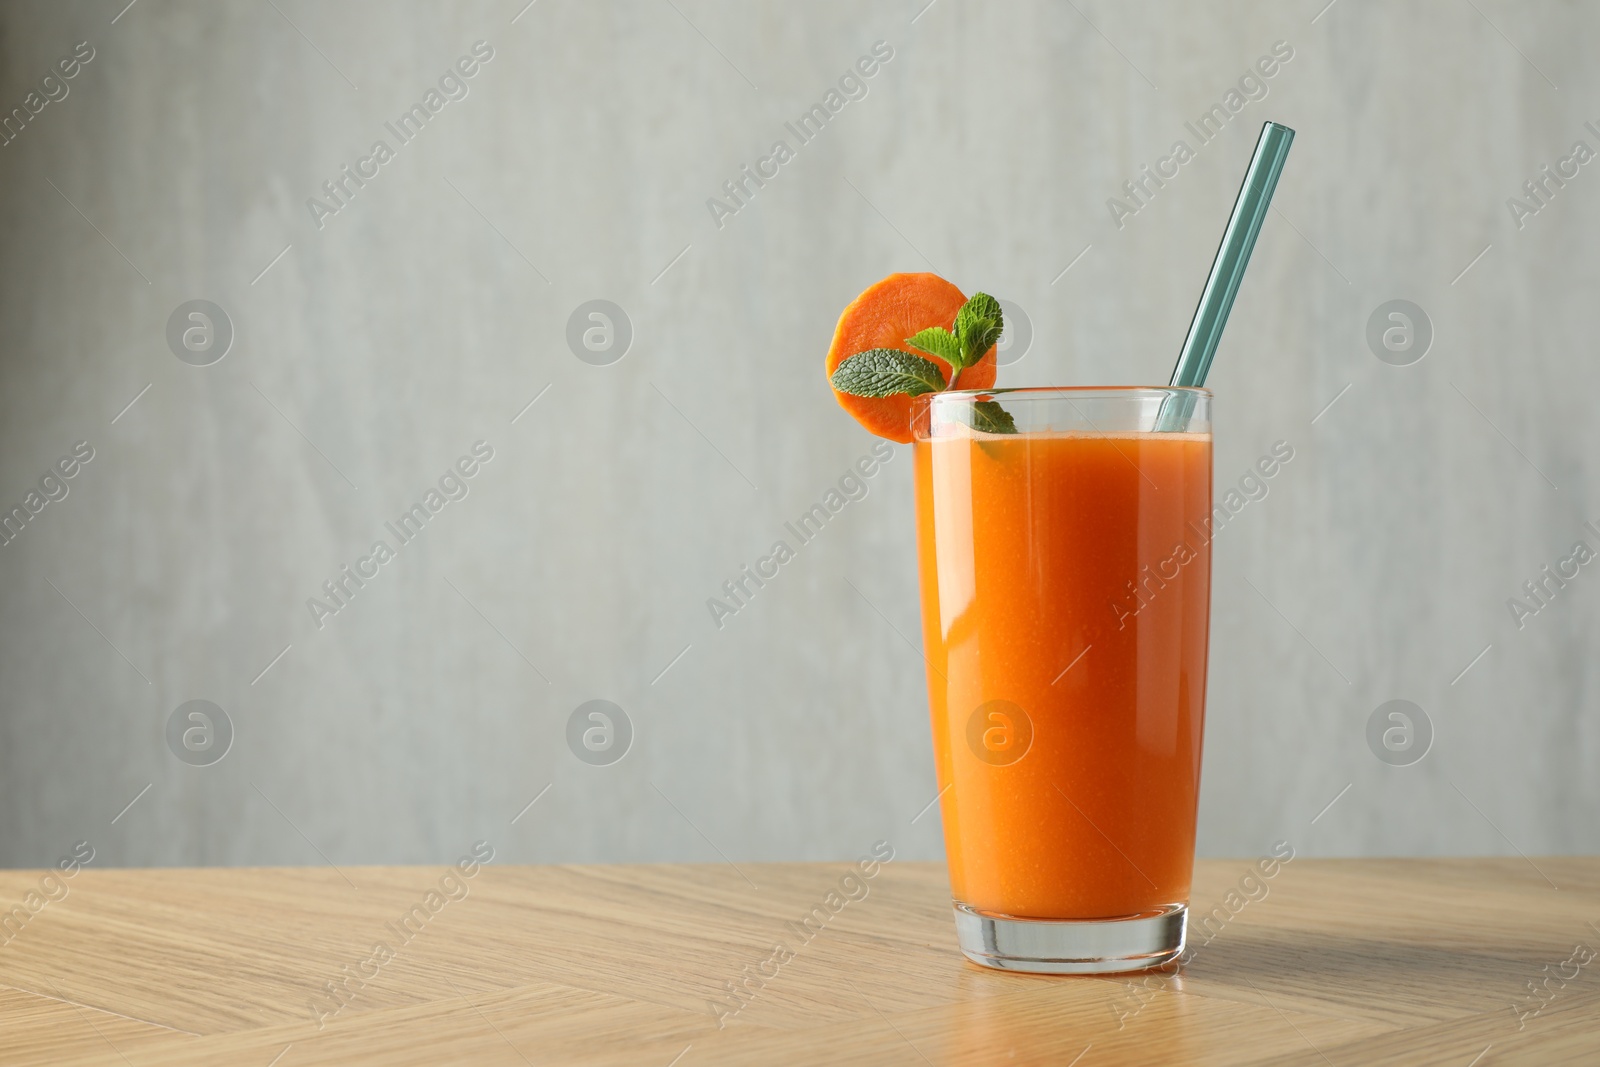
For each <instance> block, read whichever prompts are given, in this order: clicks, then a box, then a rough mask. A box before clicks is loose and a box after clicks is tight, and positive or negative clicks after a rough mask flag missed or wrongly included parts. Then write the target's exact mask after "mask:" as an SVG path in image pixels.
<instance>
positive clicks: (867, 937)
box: [0, 857, 1600, 1067]
mask: <svg viewBox="0 0 1600 1067" xmlns="http://www.w3.org/2000/svg"><path fill="white" fill-rule="evenodd" d="M852 870H853V868H852V866H851V865H848V864H843V863H840V864H771V865H742V866H740V867H738V868H736V867H734V866H732V865H729V864H724V865H717V866H690V865H680V866H611V867H598V866H597V867H501V866H495V865H492V864H491V865H485V866H482V867H481V868H476V869H474V872H473V876H472V877H466V876H464V875H462V874H461V872H459V871H456V870H455V869H453V868H450V867H439V868H431V867H386V868H380V867H369V868H345V869H343V870H342V871H340V870H334V869H330V868H322V869H290V868H272V869H242V868H235V869H206V870H188V869H168V870H93V869H85V870H82V871H80V872H78V873H76V875H75V876H74V877H72V878H70V879H60V880H58V881H57V882H54V883H51V884H49V885H47V886H46V888H47V889H49V890H50V893H48V894H41V895H40V896H35V897H32V898H30V897H29V894H30V893H36V892H39V891H40V886H41V881H42V879H43V878H44V876H45V873H46V872H39V871H5V872H0V909H4V911H0V924H4V925H3V926H0V942H3V943H0V1063H3V1064H6V1065H16V1064H120V1065H132V1067H143V1065H146V1064H170V1065H188V1064H196V1065H198V1064H207V1065H211V1064H241V1065H256V1067H269V1065H271V1067H309V1065H312V1064H350V1063H373V1064H383V1065H401V1064H419V1065H420V1064H442V1063H473V1064H510V1065H517V1064H547V1063H571V1064H619V1065H620V1064H630V1065H631V1064H647V1065H650V1064H653V1065H659V1067H668V1065H669V1064H671V1065H675V1067H696V1065H701V1064H733V1063H738V1064H774V1065H776V1064H792V1063H862V1064H902V1063H903V1064H924V1063H926V1064H993V1063H1005V1064H1061V1065H1065V1064H1074V1065H1076V1067H1099V1065H1102V1064H1114V1063H1115V1064H1120V1063H1141V1064H1144V1063H1195V1064H1256V1063H1275V1064H1276V1063H1284V1064H1323V1065H1327V1064H1337V1065H1343V1064H1411V1063H1419V1064H1421V1063H1426V1064H1456V1065H1459V1067H1468V1065H1469V1064H1470V1065H1472V1067H1490V1065H1492V1064H1505V1063H1541V1064H1555V1063H1596V1062H1600V973H1597V972H1600V960H1597V959H1594V950H1596V949H1600V926H1597V925H1596V924H1597V923H1600V859H1593V858H1570V857H1569V858H1550V859H1545V858H1540V859H1535V860H1523V859H1472V860H1311V859H1298V860H1295V861H1293V862H1292V863H1290V864H1287V865H1285V866H1284V867H1283V868H1282V869H1281V870H1280V871H1279V872H1278V873H1277V875H1276V877H1275V878H1273V879H1271V880H1268V881H1257V880H1250V879H1249V875H1250V872H1251V870H1252V863H1251V861H1248V860H1237V861H1230V860H1207V861H1202V862H1201V863H1200V864H1199V866H1198V870H1197V874H1196V883H1195V892H1194V898H1193V901H1194V904H1195V906H1196V911H1197V912H1209V913H1210V914H1211V916H1212V919H1211V921H1210V924H1209V926H1208V928H1207V932H1203V933H1201V932H1199V931H1198V927H1197V924H1196V923H1191V935H1190V936H1191V943H1193V944H1195V945H1196V946H1197V947H1196V951H1195V952H1194V955H1193V956H1192V958H1191V959H1190V960H1189V961H1188V963H1187V964H1186V965H1185V966H1184V967H1183V968H1182V969H1181V970H1178V971H1175V972H1172V973H1165V974H1159V975H1149V976H1143V977H1135V978H1133V979H1132V980H1129V979H1127V978H1123V977H1098V978H1052V977H1039V976H1029V975H1014V974H1000V973H996V972H993V971H988V970H984V969H982V968H979V967H976V966H974V965H972V964H970V963H968V962H966V961H965V960H964V959H963V958H962V956H961V955H960V953H959V952H958V951H957V950H956V947H955V938H954V931H953V927H952V923H951V917H950V906H949V900H948V886H947V882H946V878H945V872H944V868H943V866H942V865H938V864H926V863H890V864H886V865H884V866H883V867H882V868H881V869H879V870H878V871H877V872H876V876H875V877H873V878H871V879H858V880H851V879H848V878H847V876H848V875H849V874H850V872H851V871H852ZM62 889H64V890H65V893H64V895H63V894H62V892H61V890H62ZM830 893H837V894H838V895H837V896H834V897H831V898H830V896H829V894H830ZM430 894H435V895H433V896H430ZM52 896H53V897H54V898H55V899H51V897H52ZM41 901H43V903H42V904H41V903H40V902H41ZM30 903H31V904H33V905H37V908H36V910H34V909H31V908H30V907H29V904H30ZM13 908H21V909H22V913H21V915H20V916H19V915H18V914H17V913H16V912H15V911H12V909H13ZM833 908H837V910H836V911H835V910H832V909H833ZM1214 909H1220V910H1214ZM807 915H812V916H813V919H812V928H811V929H809V930H808V929H807V928H806V927H802V926H799V925H797V924H799V923H800V922H801V920H802V919H804V918H805V917H806V916H807ZM8 916H9V919H10V921H9V923H7V922H6V920H7V918H8ZM816 916H821V917H820V918H817V917H816ZM818 928H820V929H818ZM1197 935H1198V936H1197ZM1202 941H1203V942H1204V943H1203V944H1200V943H1199V942H1202ZM779 945H781V946H782V947H783V951H781V952H779V953H776V954H775V953H774V947H775V946H779ZM763 972H764V973H763ZM741 981H742V982H743V983H744V989H745V994H744V995H743V996H742V997H741V998H740V999H737V1000H736V999H735V998H734V997H733V995H732V994H730V992H729V989H730V986H731V984H735V983H740V982H741ZM330 983H332V984H333V985H334V987H335V989H334V990H333V991H330ZM1535 989H1536V990H1537V992H1536V991H1535Z"/></svg>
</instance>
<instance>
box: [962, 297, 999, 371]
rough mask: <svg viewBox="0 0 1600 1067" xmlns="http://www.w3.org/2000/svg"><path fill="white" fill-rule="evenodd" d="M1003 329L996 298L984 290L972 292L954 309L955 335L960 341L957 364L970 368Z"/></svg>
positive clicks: (990, 346)
mask: <svg viewBox="0 0 1600 1067" xmlns="http://www.w3.org/2000/svg"><path fill="white" fill-rule="evenodd" d="M1004 329H1005V314H1004V312H1002V311H1001V310H1000V301H998V300H996V299H995V298H994V297H992V296H990V295H989V294H988V293H973V294H972V298H971V299H970V300H968V301H967V302H966V303H965V304H963V305H962V306H961V310H960V311H958V312H956V331H955V332H956V337H957V338H958V339H959V340H960V342H961V356H962V360H961V365H962V366H963V367H970V366H971V365H972V364H974V363H976V362H978V360H980V359H982V358H983V357H984V354H985V353H987V352H988V351H989V349H991V348H993V347H994V344H995V342H996V341H998V340H999V339H1000V333H1001V331H1002V330H1004Z"/></svg>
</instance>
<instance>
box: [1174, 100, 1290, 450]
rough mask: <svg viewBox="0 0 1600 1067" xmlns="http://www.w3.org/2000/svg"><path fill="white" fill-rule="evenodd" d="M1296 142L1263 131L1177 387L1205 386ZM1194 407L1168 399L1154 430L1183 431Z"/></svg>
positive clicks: (1177, 371) (1284, 131)
mask: <svg viewBox="0 0 1600 1067" xmlns="http://www.w3.org/2000/svg"><path fill="white" fill-rule="evenodd" d="M1293 142H1294V131H1293V130H1291V129H1290V128H1289V127H1287V126H1281V125H1279V124H1278V123H1276V122H1268V123H1264V124H1263V125H1262V127H1261V137H1260V139H1259V140H1257V141H1256V150H1255V154H1254V155H1253V156H1251V157H1250V166H1249V167H1248V168H1247V169H1246V170H1245V172H1244V182H1243V183H1242V184H1241V185H1240V186H1239V196H1238V199H1236V200H1235V201H1234V202H1233V214H1232V215H1230V216H1229V217H1228V225H1227V228H1226V229H1224V230H1223V231H1222V243H1221V244H1220V245H1218V246H1217V257H1216V259H1214V260H1212V263H1211V273H1210V275H1209V276H1207V278H1206V285H1205V288H1204V289H1202V290H1201V291H1200V303H1199V305H1198V306H1197V307H1196V308H1195V311H1194V321H1192V322H1191V323H1190V324H1189V335H1188V336H1187V337H1185V338H1184V339H1183V350H1182V351H1181V352H1179V353H1178V363H1177V366H1176V367H1174V368H1173V370H1172V382H1171V384H1172V385H1174V386H1189V387H1194V388H1199V387H1200V386H1202V385H1204V384H1205V381H1206V374H1207V372H1209V371H1210V370H1211V360H1212V358H1213V357H1214V356H1215V355H1216V354H1217V344H1218V342H1220V341H1221V340H1222V330H1223V327H1225V326H1226V325H1227V324H1228V313H1229V312H1231V311H1232V310H1233V299H1234V297H1236V296H1238V295H1239V283H1240V281H1242V280H1243V279H1244V270H1245V267H1247V266H1249V264H1250V253H1251V252H1253V251H1254V250H1255V247H1256V236H1257V235H1258V234H1260V233H1261V224H1262V222H1264V221H1265V220H1266V217H1267V208H1268V206H1269V205H1270V204H1271V203H1272V193H1273V190H1275V189H1276V188H1277V187H1278V175H1279V174H1281V173H1282V172H1283V164H1284V160H1286V159H1287V158H1288V157H1289V145H1290V144H1292V143H1293ZM1192 404H1193V398H1192V397H1188V396H1184V397H1172V398H1169V400H1168V402H1167V403H1165V404H1163V405H1162V411H1161V415H1160V417H1159V418H1158V419H1157V426H1156V428H1157V429H1158V430H1164V431H1165V430H1175V429H1177V428H1179V427H1181V426H1183V425H1185V424H1186V423H1187V421H1188V417H1189V413H1190V410H1191V408H1192Z"/></svg>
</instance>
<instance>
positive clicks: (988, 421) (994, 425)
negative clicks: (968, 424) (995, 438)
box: [972, 400, 1017, 433]
mask: <svg viewBox="0 0 1600 1067" xmlns="http://www.w3.org/2000/svg"><path fill="white" fill-rule="evenodd" d="M972 428H973V429H974V430H978V431H979V432H981V433H1016V432H1017V423H1016V420H1015V419H1013V418H1012V417H1011V413H1010V412H1009V411H1007V410H1006V409H1005V408H1003V407H1001V406H1000V405H999V404H998V403H997V402H996V401H993V400H978V401H975V402H974V403H973V405H972Z"/></svg>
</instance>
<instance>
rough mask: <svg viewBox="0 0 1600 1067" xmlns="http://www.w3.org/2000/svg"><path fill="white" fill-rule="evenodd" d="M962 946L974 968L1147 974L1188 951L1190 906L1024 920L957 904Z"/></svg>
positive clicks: (1178, 905) (957, 924) (960, 943)
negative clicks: (1115, 916)
mask: <svg viewBox="0 0 1600 1067" xmlns="http://www.w3.org/2000/svg"><path fill="white" fill-rule="evenodd" d="M955 911H956V942H957V943H958V944H959V945H960V946H961V951H962V952H964V953H965V954H966V957H967V959H969V960H971V961H972V962H973V963H980V964H982V965H983V966H985V967H994V968H996V969H998V970H1002V971H1032V972H1034V973H1038V974H1111V973H1115V972H1117V971H1147V970H1150V969H1151V968H1154V967H1160V966H1163V965H1164V964H1168V963H1171V962H1172V961H1173V960H1175V959H1177V958H1178V956H1179V954H1180V953H1182V952H1183V937H1184V918H1185V916H1186V915H1187V914H1188V912H1189V908H1188V906H1187V905H1185V904H1166V905H1163V906H1162V907H1160V908H1157V909H1155V910H1153V911H1147V912H1144V913H1142V914H1139V915H1128V916H1124V917H1123V918H1120V919H1019V918H1017V917H1015V916H1012V915H999V914H995V913H991V912H982V911H978V910H977V909H976V908H972V907H969V906H968V905H966V904H962V903H961V902H959V901H957V902H956V905H955Z"/></svg>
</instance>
